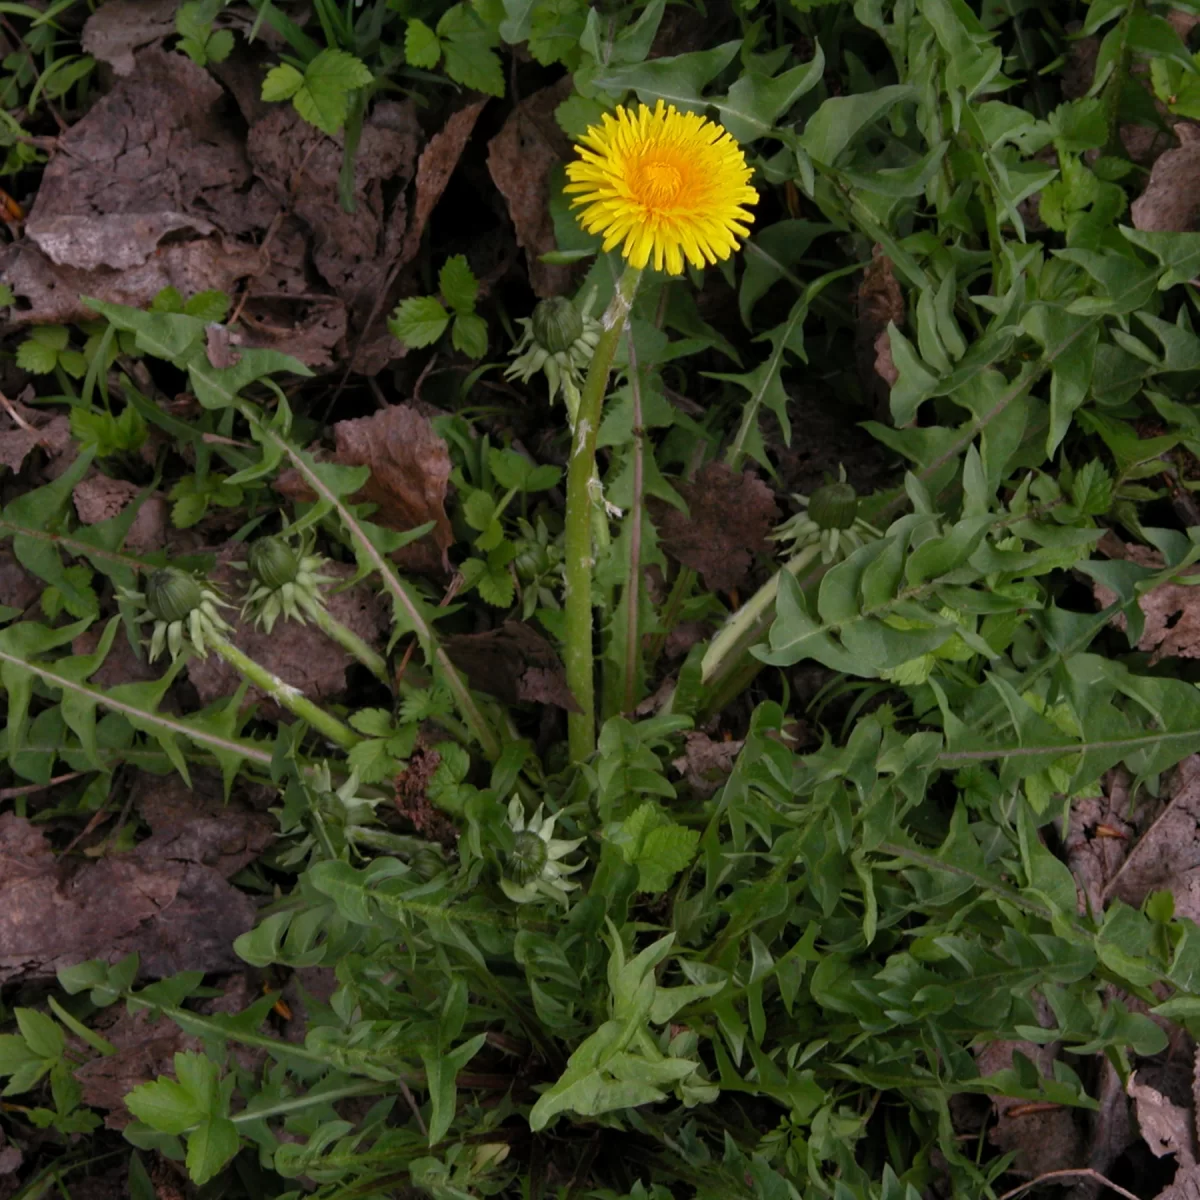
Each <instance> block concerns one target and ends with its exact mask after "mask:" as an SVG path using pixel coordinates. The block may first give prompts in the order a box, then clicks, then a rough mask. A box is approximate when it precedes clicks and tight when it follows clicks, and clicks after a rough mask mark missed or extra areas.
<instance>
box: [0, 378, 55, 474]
mask: <svg viewBox="0 0 1200 1200" xmlns="http://www.w3.org/2000/svg"><path fill="white" fill-rule="evenodd" d="M32 399H33V387H32V386H29V387H26V388H25V390H24V391H23V392H22V393H21V397H20V399H19V400H10V401H9V402H8V405H7V406H6V407H4V408H2V409H0V425H2V426H3V427H2V428H0V466H5V467H7V468H8V469H9V470H10V471H12V472H13V473H14V474H15V473H16V472H17V471H19V470H20V469H21V468H22V467H23V466H24V465H25V460H26V459H27V458H28V457H29V455H30V454H32V453H33V451H34V450H35V449H36V448H37V447H39V446H40V447H41V448H42V449H43V450H45V451H46V453H47V454H49V455H51V456H54V455H59V454H62V453H63V452H64V451H65V450H66V449H67V447H68V446H70V444H71V422H70V419H69V418H67V417H66V416H64V415H63V414H62V413H56V412H51V411H49V410H47V409H44V408H33V407H31V406H30V405H29V404H28V401H30V400H32ZM14 414H15V416H14ZM17 418H19V420H18V419H17Z"/></svg>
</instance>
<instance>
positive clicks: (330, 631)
mask: <svg viewBox="0 0 1200 1200" xmlns="http://www.w3.org/2000/svg"><path fill="white" fill-rule="evenodd" d="M309 615H310V616H311V617H312V619H313V623H314V624H315V625H316V626H317V628H318V629H319V630H320V631H321V632H322V633H323V634H324V635H325V636H326V637H327V638H329V639H330V641H334V642H337V644H338V645H339V646H341V648H342V649H343V650H345V652H346V653H347V654H349V655H350V657H351V658H356V659H358V661H359V662H360V663H362V665H363V666H364V667H366V668H367V670H368V671H370V672H371V674H372V675H374V676H375V678H376V679H378V680H379V681H380V683H386V684H387V685H388V686H389V687H390V686H391V683H392V681H391V679H390V678H389V677H388V668H387V663H386V662H384V661H383V659H382V658H381V657H380V655H378V654H376V653H375V651H374V650H372V649H371V647H370V646H368V645H367V643H366V642H364V641H363V640H362V638H360V637H359V636H358V634H357V633H355V632H354V630H353V629H350V628H349V627H348V626H346V625H343V624H342V623H341V621H339V620H338V619H337V617H335V616H334V615H333V614H332V613H330V612H328V611H327V610H326V608H325V607H324V605H321V604H315V605H313V608H312V610H311V612H310V614H309Z"/></svg>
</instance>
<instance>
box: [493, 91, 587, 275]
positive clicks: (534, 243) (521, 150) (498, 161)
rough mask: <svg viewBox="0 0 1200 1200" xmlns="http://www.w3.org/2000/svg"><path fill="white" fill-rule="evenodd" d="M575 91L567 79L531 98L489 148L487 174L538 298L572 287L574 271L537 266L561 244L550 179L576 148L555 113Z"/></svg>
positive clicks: (505, 124)
mask: <svg viewBox="0 0 1200 1200" xmlns="http://www.w3.org/2000/svg"><path fill="white" fill-rule="evenodd" d="M571 89H572V82H571V77H570V76H569V75H568V76H565V77H564V78H563V79H561V80H559V82H558V83H556V84H553V85H552V86H551V87H548V88H542V90H541V91H540V92H534V94H533V95H532V96H528V97H526V99H524V100H522V101H521V103H520V104H518V105H517V107H516V108H514V109H513V111H512V113H511V114H510V116H509V118H508V120H507V121H505V122H504V125H503V126H502V127H501V129H500V132H499V133H498V134H496V136H495V137H494V138H492V140H491V141H490V142H489V143H488V172H489V173H490V174H491V177H492V182H493V183H495V185H496V187H497V188H499V189H500V193H501V195H503V197H504V199H505V201H506V202H507V204H508V213H509V216H510V217H511V218H512V223H513V227H514V228H515V229H516V231H517V245H519V246H520V247H521V248H522V249H523V250H524V251H525V257H526V260H527V261H528V264H529V283H530V286H531V287H532V288H533V291H534V294H535V295H537V296H559V295H562V293H563V292H565V291H566V290H567V289H568V288H569V287H570V285H571V278H572V272H571V269H570V268H569V267H557V266H551V265H550V264H549V263H543V262H539V261H538V256H539V255H542V254H546V253H547V252H548V251H551V250H553V249H554V248H555V247H556V246H557V244H558V243H557V240H556V239H555V236H554V222H553V220H552V219H551V217H550V174H551V172H552V171H553V169H554V168H555V167H556V166H557V165H558V164H559V163H562V162H566V161H568V160H569V159H570V158H571V143H570V140H569V139H568V138H567V135H566V134H565V133H563V131H562V130H561V129H560V128H559V125H558V122H557V121H556V120H555V119H554V110H555V109H556V108H557V107H558V106H559V105H560V104H561V103H562V102H563V101H564V100H565V99H566V98H567V97H568V96H569V95H570V94H571Z"/></svg>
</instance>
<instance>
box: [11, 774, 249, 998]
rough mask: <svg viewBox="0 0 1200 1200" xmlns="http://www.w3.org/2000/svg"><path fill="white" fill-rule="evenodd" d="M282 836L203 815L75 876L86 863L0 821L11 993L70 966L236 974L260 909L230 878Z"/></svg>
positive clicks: (156, 973)
mask: <svg viewBox="0 0 1200 1200" xmlns="http://www.w3.org/2000/svg"><path fill="white" fill-rule="evenodd" d="M158 786H162V784H161V781H158ZM194 805H195V800H194V799H193V806H194ZM272 825H273V822H272V821H271V820H270V818H269V817H268V818H265V819H264V818H263V817H261V816H260V815H259V814H256V813H245V812H239V811H238V810H235V809H232V808H231V809H228V810H224V811H221V812H220V814H219V815H215V816H204V815H201V816H198V817H197V818H196V821H195V822H194V823H193V824H192V825H190V826H188V827H186V828H184V829H182V830H180V829H173V830H166V831H163V832H161V833H160V832H157V831H156V832H155V833H153V834H152V835H151V836H150V837H149V838H147V839H146V840H145V841H144V842H142V843H140V844H139V845H138V846H137V847H135V848H134V849H133V850H132V851H130V852H129V853H127V854H117V855H112V856H110V857H107V858H101V859H100V860H98V861H97V862H95V863H89V864H86V865H83V866H80V867H79V868H78V869H77V870H75V871H74V873H73V874H72V873H71V868H73V867H74V866H75V865H76V861H77V860H71V861H69V862H67V861H60V860H59V859H58V858H57V857H56V856H55V854H54V851H53V850H52V849H51V847H50V844H49V842H48V841H47V840H46V837H45V834H44V833H43V832H42V830H40V829H39V828H37V827H36V826H34V825H33V824H32V823H30V822H29V821H26V820H24V819H23V818H21V817H17V816H15V815H14V814H12V813H4V814H0V856H2V857H3V860H4V863H5V870H4V873H3V874H2V875H0V982H3V983H7V982H14V981H15V982H25V983H29V982H46V981H49V980H51V979H53V978H54V975H55V972H56V971H57V970H58V969H59V968H61V967H65V966H71V965H74V964H76V963H80V962H84V961H85V960H87V959H90V958H99V959H103V960H104V961H105V962H110V963H112V962H116V961H118V960H119V959H121V958H124V957H125V956H126V955H127V954H129V953H132V952H134V951H136V952H137V953H138V954H139V956H140V959H141V972H142V976H143V977H144V978H164V977H165V976H168V975H174V974H175V973H176V972H178V971H184V970H199V971H204V972H209V971H219V970H232V969H233V968H235V967H236V966H238V965H239V960H238V959H237V956H236V955H235V954H234V953H233V940H234V939H235V938H236V937H239V936H240V935H241V934H243V933H245V932H246V931H247V930H249V929H250V928H252V927H253V925H254V921H255V917H256V908H255V905H254V902H253V900H251V899H250V897H249V896H247V895H245V894H244V893H242V892H239V891H238V890H237V889H236V888H233V887H231V886H230V885H229V884H228V883H227V882H226V878H227V876H228V875H230V874H233V873H234V872H235V871H237V870H240V869H241V868H242V867H244V866H245V865H246V864H247V863H249V862H251V861H252V860H253V859H254V858H255V857H257V855H258V854H260V853H261V852H262V850H263V849H265V848H266V846H267V845H268V844H269V843H270V841H271V838H272V836H273V833H272ZM210 864H211V865H210Z"/></svg>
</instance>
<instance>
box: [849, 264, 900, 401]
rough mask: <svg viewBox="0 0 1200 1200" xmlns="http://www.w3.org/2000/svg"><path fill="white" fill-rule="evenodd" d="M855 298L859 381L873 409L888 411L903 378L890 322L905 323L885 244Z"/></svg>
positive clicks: (855, 339) (898, 287) (867, 270)
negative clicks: (894, 387)
mask: <svg viewBox="0 0 1200 1200" xmlns="http://www.w3.org/2000/svg"><path fill="white" fill-rule="evenodd" d="M855 299H856V316H857V320H856V324H855V328H854V358H855V365H856V367H857V370H858V379H859V383H860V384H861V385H862V388H863V391H864V392H866V394H867V397H868V399H869V400H870V402H871V404H872V406H873V408H874V409H875V410H876V411H877V412H886V411H887V409H888V397H889V396H890V395H891V390H892V385H893V384H894V383H895V382H896V380H897V379H899V377H900V373H899V372H898V371H897V370H896V365H895V363H893V362H892V343H891V339H890V338H889V337H888V331H887V330H888V323H889V322H892V321H894V322H895V323H896V324H897V325H902V324H903V323H904V294H903V293H902V292H901V291H900V284H899V283H898V282H897V281H896V276H895V273H894V272H893V270H892V260H891V259H890V258H888V256H887V255H886V254H884V252H883V247H882V246H878V245H877V246H875V247H874V249H873V250H872V252H871V261H870V263H868V264H867V267H866V269H865V270H864V271H863V277H862V282H861V283H860V284H859V285H858V291H857V293H856V296H855Z"/></svg>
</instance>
